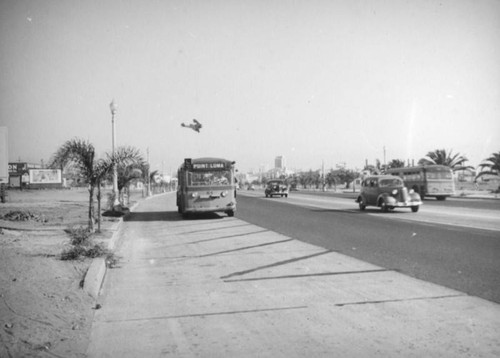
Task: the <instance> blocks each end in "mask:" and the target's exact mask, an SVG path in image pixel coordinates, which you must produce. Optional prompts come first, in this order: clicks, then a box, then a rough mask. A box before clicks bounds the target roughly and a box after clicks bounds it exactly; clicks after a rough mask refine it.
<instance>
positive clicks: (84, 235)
mask: <svg viewBox="0 0 500 358" xmlns="http://www.w3.org/2000/svg"><path fill="white" fill-rule="evenodd" d="M65 231H66V232H67V233H68V234H69V236H70V244H71V247H70V248H69V249H66V250H64V251H63V252H62V253H61V260H79V259H80V258H85V257H89V258H96V257H101V256H107V257H109V256H110V255H112V254H111V253H110V252H109V250H108V249H106V248H105V247H103V246H102V244H94V243H93V240H92V233H91V232H90V231H89V230H88V229H87V228H85V227H77V228H69V229H67V230H65Z"/></svg>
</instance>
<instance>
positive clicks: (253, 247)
mask: <svg viewBox="0 0 500 358" xmlns="http://www.w3.org/2000/svg"><path fill="white" fill-rule="evenodd" d="M293 240H295V239H287V240H280V241H273V242H266V243H264V244H259V245H252V246H245V247H239V248H237V249H232V250H224V251H218V252H213V253H211V254H205V255H199V256H198V257H207V256H215V255H220V254H227V253H229V252H235V251H242V250H248V249H255V248H257V247H263V246H269V245H275V244H281V243H283V242H289V241H293Z"/></svg>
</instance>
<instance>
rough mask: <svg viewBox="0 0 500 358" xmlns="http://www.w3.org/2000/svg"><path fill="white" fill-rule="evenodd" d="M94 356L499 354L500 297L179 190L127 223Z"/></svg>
mask: <svg viewBox="0 0 500 358" xmlns="http://www.w3.org/2000/svg"><path fill="white" fill-rule="evenodd" d="M119 233H120V240H119V241H118V246H117V252H116V254H117V255H118V256H120V257H121V259H120V263H119V266H118V267H117V268H114V269H109V270H108V272H107V274H106V278H105V282H104V285H103V289H102V291H101V295H100V297H99V304H100V305H102V307H101V308H100V309H99V310H96V314H95V319H94V323H93V327H92V332H91V340H90V346H89V348H88V352H87V353H88V357H89V358H92V357H273V358H275V357H287V358H288V357H305V356H312V357H332V356H338V357H368V356H369V357H384V358H385V357H453V358H455V357H471V356H474V357H495V356H498V355H499V354H500V340H499V339H498V331H499V330H500V305H498V304H495V303H492V302H490V301H486V300H483V299H480V298H477V297H474V296H469V295H466V294H464V293H462V292H459V291H456V290H451V289H448V288H445V287H442V286H439V285H435V284H432V283H428V282H425V281H421V280H417V279H414V278H411V277H409V276H407V275H403V274H400V273H398V272H396V271H394V270H390V269H386V268H384V267H379V266H376V265H373V264H369V263H366V262H363V261H360V260H357V259H354V258H351V257H348V256H345V255H342V254H340V253H338V252H334V251H331V250H326V249H324V248H322V247H318V246H314V245H311V244H308V243H304V242H301V241H298V240H295V239H293V238H290V237H287V236H284V235H281V234H279V233H275V232H273V231H270V230H267V229H265V228H262V227H259V226H256V225H252V224H250V223H248V222H245V221H242V220H241V219H238V217H233V218H228V217H223V218H222V217H220V216H218V215H205V216H201V217H199V218H197V219H193V220H182V219H181V218H180V216H179V215H178V214H177V212H176V208H175V196H174V195H171V194H168V195H166V196H160V197H155V198H153V199H151V200H146V201H145V202H143V203H141V205H140V206H139V207H138V208H137V209H136V211H135V212H134V213H132V214H131V215H130V216H129V217H128V219H127V221H124V222H123V223H122V226H121V228H120V231H119Z"/></svg>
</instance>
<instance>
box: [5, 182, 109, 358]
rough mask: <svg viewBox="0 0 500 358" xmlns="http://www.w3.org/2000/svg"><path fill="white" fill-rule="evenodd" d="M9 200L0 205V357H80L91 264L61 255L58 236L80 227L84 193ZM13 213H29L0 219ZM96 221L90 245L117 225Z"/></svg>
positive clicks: (91, 305) (89, 314) (63, 242)
mask: <svg viewBox="0 0 500 358" xmlns="http://www.w3.org/2000/svg"><path fill="white" fill-rule="evenodd" d="M8 195H9V196H8V198H7V202H6V203H4V204H1V203H0V325H1V326H0V357H84V356H85V350H86V348H87V345H88V337H89V334H90V328H91V324H92V320H93V315H94V312H95V308H96V303H95V301H94V300H93V299H92V298H91V297H90V296H89V295H88V294H87V293H85V292H84V291H83V289H82V288H81V285H82V283H83V279H84V276H85V273H86V271H87V269H88V268H89V266H90V263H91V259H85V260H78V261H62V260H61V259H60V255H61V253H62V251H63V250H64V249H67V248H68V247H70V244H69V236H68V234H67V233H66V232H65V231H64V229H67V228H68V227H72V226H86V223H87V217H88V191H87V190H86V189H72V190H32V191H18V190H9V191H8ZM103 197H105V196H103ZM103 202H104V200H103ZM104 204H105V203H103V206H104ZM96 208H97V205H96ZM13 211H22V212H24V213H27V212H30V213H31V219H30V220H25V221H21V220H16V221H11V220H4V219H1V218H2V217H4V216H5V215H6V214H8V213H12V212H13ZM103 219H104V220H103V222H102V228H101V229H102V232H101V234H96V236H95V240H96V242H99V240H101V239H109V238H110V237H111V235H112V232H111V230H110V229H111V227H112V226H113V224H114V223H115V222H116V221H117V219H116V218H103Z"/></svg>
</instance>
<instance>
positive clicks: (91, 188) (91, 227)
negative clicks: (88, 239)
mask: <svg viewBox="0 0 500 358" xmlns="http://www.w3.org/2000/svg"><path fill="white" fill-rule="evenodd" d="M94 230H95V229H94V186H93V185H90V186H89V231H90V232H92V233H93V232H94Z"/></svg>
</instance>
